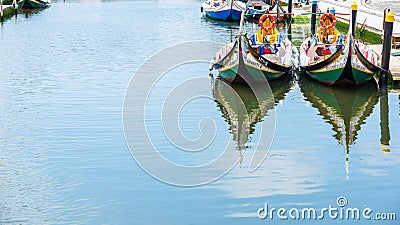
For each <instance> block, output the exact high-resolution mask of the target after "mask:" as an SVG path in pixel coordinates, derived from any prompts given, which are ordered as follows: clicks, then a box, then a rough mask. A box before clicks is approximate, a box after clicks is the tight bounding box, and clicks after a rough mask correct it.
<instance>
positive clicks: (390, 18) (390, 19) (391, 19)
mask: <svg viewBox="0 0 400 225" xmlns="http://www.w3.org/2000/svg"><path fill="white" fill-rule="evenodd" d="M385 22H388V23H393V22H394V14H393V13H392V11H389V12H388V13H387V14H386V17H385Z"/></svg>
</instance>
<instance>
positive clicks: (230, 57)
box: [210, 38, 292, 84]
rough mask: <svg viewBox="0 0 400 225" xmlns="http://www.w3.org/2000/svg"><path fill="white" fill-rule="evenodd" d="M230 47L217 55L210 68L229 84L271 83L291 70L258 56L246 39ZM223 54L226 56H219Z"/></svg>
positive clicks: (289, 67) (290, 67) (289, 66)
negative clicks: (266, 81)
mask: <svg viewBox="0 0 400 225" xmlns="http://www.w3.org/2000/svg"><path fill="white" fill-rule="evenodd" d="M231 46H233V47H231V48H228V49H221V50H220V51H219V53H217V57H216V58H217V59H218V60H216V62H215V63H212V66H211V68H210V69H218V70H219V75H220V76H221V78H222V79H224V80H225V81H227V82H229V83H232V84H235V83H248V82H258V83H261V82H263V81H265V80H268V81H272V80H276V79H278V78H281V77H282V76H284V75H285V74H286V75H288V74H289V72H290V71H291V69H292V66H291V65H288V66H285V65H281V64H277V63H274V62H272V61H269V60H268V59H266V58H264V57H263V56H261V55H259V54H258V53H257V52H256V51H255V50H254V49H252V48H251V47H250V43H249V40H248V39H247V38H244V40H243V39H242V38H240V40H236V42H235V44H233V45H232V44H231ZM243 49H246V50H245V51H243ZM224 52H225V53H226V56H221V54H223V53H224ZM218 55H219V56H218Z"/></svg>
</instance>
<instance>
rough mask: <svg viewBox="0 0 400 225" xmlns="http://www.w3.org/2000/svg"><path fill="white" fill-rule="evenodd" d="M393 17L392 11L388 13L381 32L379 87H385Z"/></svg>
mask: <svg viewBox="0 0 400 225" xmlns="http://www.w3.org/2000/svg"><path fill="white" fill-rule="evenodd" d="M393 24H394V15H393V13H392V11H390V9H389V11H388V13H386V16H385V26H384V30H383V46H382V70H381V77H380V78H379V86H380V87H384V86H387V83H388V74H389V63H390V51H391V50H392V35H393Z"/></svg>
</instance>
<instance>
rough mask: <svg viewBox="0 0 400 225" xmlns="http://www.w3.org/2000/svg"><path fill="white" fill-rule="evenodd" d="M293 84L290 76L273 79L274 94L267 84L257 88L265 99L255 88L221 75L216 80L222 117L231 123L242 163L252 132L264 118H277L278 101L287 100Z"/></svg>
mask: <svg viewBox="0 0 400 225" xmlns="http://www.w3.org/2000/svg"><path fill="white" fill-rule="evenodd" d="M289 83H290V78H287V77H285V78H282V79H278V80H275V81H272V82H269V85H270V87H271V92H272V94H271V92H270V90H269V89H268V88H266V87H265V86H258V87H255V89H256V91H257V96H259V97H260V96H262V98H261V99H257V96H256V95H255V94H254V92H253V90H252V89H251V88H250V87H248V86H246V85H243V84H231V85H229V84H227V83H226V82H225V81H223V80H221V79H219V78H217V79H215V80H212V88H213V91H212V92H213V96H214V99H215V102H216V103H217V105H218V108H219V110H220V111H221V112H222V117H224V118H225V120H226V121H227V122H228V123H229V125H230V128H229V130H230V131H231V132H232V134H233V140H234V141H235V142H236V143H237V150H238V152H239V163H241V162H242V160H243V158H242V156H243V154H244V152H245V151H246V149H247V148H248V147H249V146H248V142H249V140H251V137H250V135H251V134H253V133H254V131H255V126H256V124H257V123H258V122H262V121H264V117H266V116H269V115H270V114H271V117H273V112H271V111H272V110H273V109H274V107H275V105H276V103H277V102H279V101H280V100H282V99H284V97H285V95H286V93H288V92H289V90H290V85H289ZM260 92H261V93H260ZM242 103H243V104H244V107H243V105H242ZM271 119H274V118H271ZM273 125H274V124H273Z"/></svg>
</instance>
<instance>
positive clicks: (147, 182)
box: [0, 1, 400, 225]
mask: <svg viewBox="0 0 400 225" xmlns="http://www.w3.org/2000/svg"><path fill="white" fill-rule="evenodd" d="M200 4H201V2H200V1H129V2H123V1H105V2H74V3H61V2H55V3H53V4H52V6H51V7H50V8H48V9H46V10H44V11H41V12H39V13H37V14H35V15H30V16H28V17H25V16H22V15H19V16H18V18H17V19H10V20H7V21H5V22H4V23H3V25H2V27H1V31H0V52H1V54H0V62H1V63H0V109H1V111H0V113H1V114H0V115H1V120H0V142H1V145H0V146H1V148H0V224H56V223H61V224H64V223H67V224H140V225H146V224H157V225H158V224H171V225H172V224H174V225H176V224H268V223H270V224H291V223H293V221H292V220H291V219H288V220H280V219H279V218H277V217H276V214H275V217H274V219H273V221H270V220H269V219H266V220H261V219H259V218H258V217H257V210H258V209H259V208H261V207H264V205H265V203H267V204H268V205H269V207H275V208H280V207H283V208H286V209H290V208H294V207H296V208H299V209H302V208H304V207H314V208H316V209H321V208H324V207H328V206H329V205H332V206H333V207H338V206H337V203H336V201H337V198H338V197H339V196H344V197H346V198H347V201H348V206H349V207H358V208H360V209H364V208H366V207H369V208H371V209H373V210H374V212H395V213H397V221H375V220H369V221H367V220H349V221H346V223H350V224H398V220H399V219H400V218H399V217H400V192H399V190H400V173H399V171H400V112H399V108H400V105H399V101H400V100H399V95H398V94H389V95H388V96H385V95H382V94H381V93H379V92H378V91H377V89H376V88H375V86H374V85H365V86H363V87H360V88H355V89H352V90H348V89H340V88H339V89H333V88H330V87H326V86H323V85H319V84H316V83H314V82H310V81H309V80H307V79H303V78H301V79H299V80H298V81H291V82H289V81H287V80H282V81H280V82H275V83H273V84H271V87H272V92H273V94H274V97H275V102H276V106H275V114H276V130H275V139H274V141H273V144H272V147H271V151H270V153H269V155H268V157H267V159H266V160H265V161H264V163H263V164H262V166H261V167H260V168H259V169H258V170H257V171H256V172H254V173H249V172H248V170H247V168H246V165H247V164H246V163H248V161H249V158H250V155H246V154H244V155H243V161H242V163H241V164H240V165H239V166H237V167H235V168H234V169H233V170H232V171H231V172H230V173H228V174H227V175H226V176H224V177H223V178H221V179H219V180H217V181H216V182H213V183H211V184H208V185H204V186H199V187H194V188H182V187H176V186H171V185H168V184H165V183H162V182H159V181H158V180H156V179H154V178H152V177H150V176H149V175H148V174H146V173H145V172H144V171H143V170H142V169H141V168H140V167H139V166H138V164H137V163H136V162H135V161H134V160H133V159H132V156H131V154H130V152H129V149H128V147H127V144H126V142H125V138H124V132H123V124H122V109H123V101H124V95H125V92H126V89H127V87H128V84H129V81H130V79H131V77H132V75H133V74H134V73H135V71H136V70H137V69H138V68H139V67H140V65H141V64H142V63H143V62H144V60H145V59H147V58H149V57H150V56H152V55H153V54H154V53H155V52H157V51H160V50H162V49H163V48H166V47H169V46H171V45H173V44H176V43H180V42H184V41H188V40H209V41H218V42H228V41H229V39H230V35H229V34H230V33H233V34H235V33H236V32H237V30H238V26H237V25H230V24H225V23H217V22H213V21H210V20H207V19H205V18H203V17H202V16H201V14H200ZM302 32H303V31H302V30H301V29H300V30H297V31H294V33H295V34H299V35H300V34H302ZM207 67H208V65H207V64H205V63H198V64H193V65H192V66H182V67H179V68H176V69H174V70H172V71H170V72H169V73H168V74H167V75H166V76H165V77H164V78H163V79H164V80H163V82H160V83H159V85H158V86H157V88H158V89H157V90H155V93H154V94H153V95H152V97H151V98H152V99H153V100H152V103H150V104H151V107H153V106H157V105H160V103H162V99H163V96H161V95H162V94H166V93H168V90H170V89H171V87H174V86H175V85H176V84H177V83H179V82H181V81H182V80H183V79H185V78H187V77H188V76H203V77H208V69H207ZM219 82H220V81H219V80H213V79H211V78H210V86H209V90H207V91H209V93H210V94H211V95H213V96H214V98H215V99H223V102H222V103H218V104H217V103H216V102H215V101H214V100H213V99H211V100H210V99H209V100H204V99H203V100H201V99H200V100H198V101H197V102H194V103H193V104H191V105H190V104H189V105H188V107H189V109H188V110H186V111H185V110H183V111H182V115H181V119H182V122H181V124H182V127H183V128H182V130H183V132H184V133H185V134H186V135H187V136H188V137H189V138H196V137H197V136H198V135H199V130H198V129H197V128H198V122H199V121H200V120H201V118H203V117H204V116H205V115H206V116H208V117H210V118H211V119H212V120H214V121H215V125H216V126H217V128H218V136H217V137H218V138H217V139H216V140H215V141H214V143H213V144H215V145H216V146H223V144H224V143H225V141H226V140H227V139H230V138H233V139H234V140H237V141H241V143H242V144H243V145H245V146H247V148H244V149H245V150H246V151H249V152H251V151H252V150H253V149H254V148H255V147H254V143H256V141H257V140H256V138H257V136H258V132H260V126H261V125H262V124H263V123H264V122H265V121H266V120H268V117H269V114H268V110H271V109H269V108H268V107H266V106H265V105H263V104H258V103H257V101H255V97H254V94H252V93H251V92H249V90H247V89H246V88H243V87H234V89H235V90H237V92H238V94H239V96H240V97H242V98H243V99H246V101H245V102H246V104H245V106H246V109H247V112H249V113H254V115H256V116H254V117H252V118H251V119H250V120H246V121H244V122H246V124H245V125H243V124H244V123H243V120H244V119H243V116H241V115H240V114H241V113H242V112H236V111H235V110H231V111H229V112H228V111H227V110H224V109H223V105H225V106H232V105H234V104H235V102H234V99H232V98H231V97H230V96H229V92H227V91H226V90H225V89H224V88H218V87H219V85H220V83H219ZM381 95H382V96H383V98H381V99H385V97H387V103H388V106H387V107H386V106H385V101H381V100H380V96H381ZM265 107H266V108H265ZM387 109H388V110H389V115H388V118H386V119H388V120H389V125H388V127H387V126H385V123H384V121H385V113H381V112H385V110H387ZM381 114H383V115H381ZM232 115H233V117H232ZM252 115H253V114H252ZM386 115H387V114H386ZM157 116H159V112H158V111H157V110H155V111H154V112H153V111H150V113H149V115H148V118H147V119H148V120H149V126H151V127H153V128H154V129H152V132H153V139H152V140H153V141H154V144H155V145H161V146H166V147H165V148H167V149H168V144H169V142H168V141H167V140H166V139H165V138H162V137H163V134H162V130H161V129H159V127H160V126H159V125H160V123H159V118H158V117H157ZM235 116H236V117H235ZM157 118H158V119H157ZM228 118H234V119H231V120H230V119H228ZM382 121H383V123H382ZM232 124H239V125H240V124H242V125H243V126H247V127H246V128H245V129H242V131H243V132H240V133H239V132H238V130H237V129H236V130H235V129H233V128H232V127H233V126H232ZM381 124H382V129H381ZM387 129H389V130H390V138H389V136H388V135H387V132H386V133H385V130H386V131H387ZM136 132H142V131H140V130H137V131H136ZM381 133H383V135H381ZM381 139H382V141H384V142H389V143H390V145H389V147H388V148H383V147H382V146H381ZM389 139H390V140H389ZM238 150H243V149H237V148H235V149H231V151H232V154H234V155H240V154H238ZM202 154H204V157H203V158H200V159H198V158H197V159H196V160H200V161H201V160H205V161H207V160H209V159H212V158H213V157H215V154H216V153H215V152H213V151H205V152H204V153H202ZM167 155H168V157H172V158H171V160H177V161H182V162H189V163H190V160H191V158H190V157H189V158H188V157H187V156H184V157H183V158H182V157H179V156H175V154H174V153H167ZM174 157H176V158H174ZM154 166H157V165H154ZM373 215H374V214H371V216H373ZM326 217H327V218H326V219H324V220H299V221H297V222H299V223H304V224H306V223H307V224H309V223H311V224H332V223H335V224H343V221H337V220H332V219H329V218H328V216H326Z"/></svg>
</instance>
